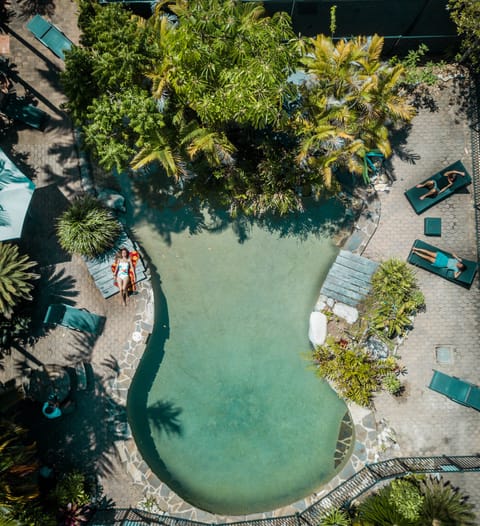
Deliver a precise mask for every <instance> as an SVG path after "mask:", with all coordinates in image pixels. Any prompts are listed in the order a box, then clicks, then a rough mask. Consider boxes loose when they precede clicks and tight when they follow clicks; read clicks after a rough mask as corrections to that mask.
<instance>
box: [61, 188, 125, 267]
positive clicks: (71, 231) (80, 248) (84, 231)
mask: <svg viewBox="0 0 480 526" xmlns="http://www.w3.org/2000/svg"><path fill="white" fill-rule="evenodd" d="M120 231H121V227H120V224H119V222H118V221H117V220H116V219H115V218H114V217H113V215H112V213H111V212H110V211H109V210H107V209H106V208H104V207H103V205H102V204H101V203H100V201H98V200H97V199H95V198H94V197H91V196H88V195H87V196H85V197H80V198H77V199H76V200H75V201H74V202H73V203H72V204H71V206H70V208H69V209H68V210H66V211H65V212H64V213H63V214H62V215H61V216H60V218H59V219H58V221H57V235H58V240H59V242H60V245H61V247H62V248H63V249H64V250H65V251H67V252H69V253H70V254H80V255H82V256H86V257H94V256H97V255H98V254H101V253H103V252H105V251H106V250H109V249H111V248H112V247H113V245H114V243H115V241H116V239H117V237H118V235H119V234H120Z"/></svg>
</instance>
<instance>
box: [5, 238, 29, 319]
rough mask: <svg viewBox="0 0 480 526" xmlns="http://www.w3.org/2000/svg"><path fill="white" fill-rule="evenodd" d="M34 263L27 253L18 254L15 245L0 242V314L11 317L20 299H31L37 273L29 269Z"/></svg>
mask: <svg viewBox="0 0 480 526" xmlns="http://www.w3.org/2000/svg"><path fill="white" fill-rule="evenodd" d="M35 265H36V262H35V261H31V260H30V259H29V257H28V256H27V255H20V253H19V251H18V247H17V246H16V245H11V244H9V243H0V315H3V316H5V318H7V319H8V318H11V316H12V314H13V309H14V308H15V306H16V305H17V304H18V303H19V302H20V301H21V300H23V299H26V300H31V299H32V297H31V295H30V292H31V291H32V289H33V284H32V281H33V280H35V279H37V278H38V275H37V274H35V273H33V272H31V271H30V269H32V268H33V267H34V266H35Z"/></svg>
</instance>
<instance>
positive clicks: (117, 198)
mask: <svg viewBox="0 0 480 526" xmlns="http://www.w3.org/2000/svg"><path fill="white" fill-rule="evenodd" d="M97 197H98V199H99V200H100V201H101V202H102V203H103V204H104V205H105V206H106V207H107V208H111V209H112V210H119V211H120V212H125V210H126V208H125V197H123V195H122V194H120V193H118V192H116V191H115V190H109V189H104V190H101V191H100V192H98V196H97Z"/></svg>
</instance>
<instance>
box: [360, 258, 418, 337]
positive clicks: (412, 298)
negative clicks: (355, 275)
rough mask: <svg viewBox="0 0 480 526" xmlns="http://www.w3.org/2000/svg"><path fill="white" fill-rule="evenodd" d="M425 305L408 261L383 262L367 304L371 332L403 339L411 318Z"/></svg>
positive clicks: (375, 276)
mask: <svg viewBox="0 0 480 526" xmlns="http://www.w3.org/2000/svg"><path fill="white" fill-rule="evenodd" d="M424 304H425V298H424V296H423V294H422V292H421V291H420V290H419V289H418V285H417V281H416V279H415V274H414V273H413V271H412V270H411V269H410V268H409V267H408V266H407V264H406V263H405V262H404V261H401V260H398V259H395V258H392V259H389V260H387V261H385V262H383V263H382V264H381V265H380V266H379V268H378V269H377V271H376V272H375V274H374V275H373V277H372V291H371V293H370V294H369V297H368V299H367V301H366V305H367V313H366V317H367V318H368V321H369V324H370V326H371V329H373V330H374V331H380V332H383V333H384V334H386V335H387V336H388V338H393V337H394V336H402V335H403V334H404V333H405V331H406V329H407V328H408V327H410V326H411V323H412V322H411V316H412V315H414V314H415V313H416V312H417V311H418V310H419V309H420V308H422V307H423V306H424Z"/></svg>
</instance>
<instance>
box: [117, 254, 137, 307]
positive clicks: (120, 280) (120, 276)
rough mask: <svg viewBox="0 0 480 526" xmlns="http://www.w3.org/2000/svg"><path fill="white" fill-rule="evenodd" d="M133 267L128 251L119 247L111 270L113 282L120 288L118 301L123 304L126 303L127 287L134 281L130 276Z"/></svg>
mask: <svg viewBox="0 0 480 526" xmlns="http://www.w3.org/2000/svg"><path fill="white" fill-rule="evenodd" d="M133 269H134V265H133V264H132V261H131V258H130V253H129V252H128V250H127V249H126V248H121V249H120V252H119V253H118V254H117V255H116V257H115V262H114V264H113V265H112V272H113V274H114V276H115V284H116V285H117V287H118V288H119V289H120V301H121V302H122V304H123V305H126V304H127V292H128V288H129V287H130V286H131V285H132V284H133V281H134V279H132V278H131V276H132V273H133Z"/></svg>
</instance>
